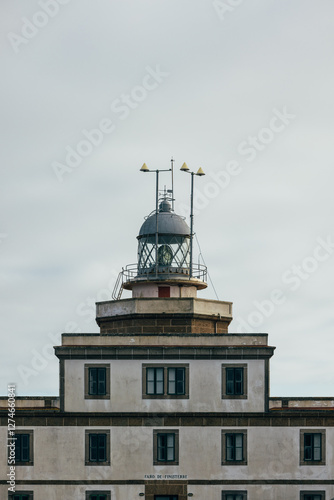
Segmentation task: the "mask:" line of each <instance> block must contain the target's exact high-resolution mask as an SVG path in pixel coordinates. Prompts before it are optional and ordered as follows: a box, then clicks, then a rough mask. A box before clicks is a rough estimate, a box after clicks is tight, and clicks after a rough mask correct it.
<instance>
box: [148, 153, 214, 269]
mask: <svg viewBox="0 0 334 500" xmlns="http://www.w3.org/2000/svg"><path fill="white" fill-rule="evenodd" d="M143 166H144V165H143ZM180 170H181V171H182V172H186V173H187V174H190V175H191V194H190V278H192V275H193V236H194V231H193V229H194V175H198V176H199V177H202V176H203V175H205V173H204V172H203V170H202V168H201V167H200V168H199V169H198V170H197V172H190V170H189V167H188V165H187V164H186V163H184V164H183V165H182V167H181V168H180Z"/></svg>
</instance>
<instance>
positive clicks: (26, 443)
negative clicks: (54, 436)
mask: <svg viewBox="0 0 334 500" xmlns="http://www.w3.org/2000/svg"><path fill="white" fill-rule="evenodd" d="M33 437H34V435H33V431H22V432H20V431H16V432H15V436H14V441H15V465H34V461H33Z"/></svg>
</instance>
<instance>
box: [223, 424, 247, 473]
mask: <svg viewBox="0 0 334 500" xmlns="http://www.w3.org/2000/svg"><path fill="white" fill-rule="evenodd" d="M222 465H247V431H245V430H238V431H230V430H228V431H223V432H222Z"/></svg>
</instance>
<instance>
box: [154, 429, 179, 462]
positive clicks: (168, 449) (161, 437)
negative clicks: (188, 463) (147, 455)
mask: <svg viewBox="0 0 334 500" xmlns="http://www.w3.org/2000/svg"><path fill="white" fill-rule="evenodd" d="M174 460H175V434H171V433H170V434H158V462H174Z"/></svg>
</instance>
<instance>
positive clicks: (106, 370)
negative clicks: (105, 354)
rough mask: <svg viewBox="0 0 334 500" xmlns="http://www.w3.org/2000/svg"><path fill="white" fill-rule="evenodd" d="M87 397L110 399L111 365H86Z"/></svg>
mask: <svg viewBox="0 0 334 500" xmlns="http://www.w3.org/2000/svg"><path fill="white" fill-rule="evenodd" d="M85 399H110V365H107V364H94V365H85Z"/></svg>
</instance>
